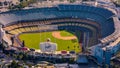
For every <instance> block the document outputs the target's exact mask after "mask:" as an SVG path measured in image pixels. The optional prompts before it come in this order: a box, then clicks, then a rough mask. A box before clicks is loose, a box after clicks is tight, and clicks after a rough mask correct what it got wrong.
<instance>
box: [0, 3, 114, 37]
mask: <svg viewBox="0 0 120 68" xmlns="http://www.w3.org/2000/svg"><path fill="white" fill-rule="evenodd" d="M113 15H114V14H113V13H112V12H111V11H109V10H107V9H104V8H100V7H93V6H85V5H58V6H56V7H49V8H37V9H27V10H19V11H16V10H14V11H8V12H4V13H1V14H0V22H1V23H2V24H4V25H6V26H7V25H10V24H15V23H20V22H30V21H38V20H47V19H56V18H57V19H59V18H80V19H88V20H92V21H96V22H97V23H98V24H99V25H100V26H101V34H102V37H106V36H108V35H109V34H111V33H113V32H114V23H113V20H112V16H113ZM108 30H109V31H108ZM106 31H107V32H106Z"/></svg>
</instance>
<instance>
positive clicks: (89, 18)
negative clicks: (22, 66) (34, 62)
mask: <svg viewBox="0 0 120 68" xmlns="http://www.w3.org/2000/svg"><path fill="white" fill-rule="evenodd" d="M0 24H1V25H2V26H1V38H2V39H3V41H2V42H5V44H6V45H7V47H16V48H18V49H19V48H22V47H26V48H28V49H35V51H37V52H38V51H40V53H42V50H41V49H42V48H41V47H40V44H41V43H44V42H48V39H49V42H51V43H55V44H56V46H57V48H56V49H55V52H62V51H63V52H64V51H67V52H71V51H74V52H75V53H76V54H77V56H78V57H80V58H82V57H81V55H83V56H85V57H84V58H86V54H87V56H88V55H90V56H92V59H93V60H94V61H95V62H96V63H97V64H98V65H99V66H103V65H104V64H107V65H108V66H110V59H111V57H113V56H115V54H116V53H117V52H118V51H119V48H120V38H119V37H120V27H119V26H120V21H119V19H118V17H117V12H116V11H115V9H111V8H105V7H101V6H92V5H84V4H58V5H55V6H52V7H42V8H33V9H23V10H19V11H18V10H12V11H7V12H2V13H0ZM51 45H52V44H51ZM80 58H77V60H76V62H77V63H78V64H79V63H82V61H81V59H80ZM86 59H87V58H86ZM86 62H87V63H89V61H86ZM83 63H84V62H83ZM97 64H96V65H97Z"/></svg>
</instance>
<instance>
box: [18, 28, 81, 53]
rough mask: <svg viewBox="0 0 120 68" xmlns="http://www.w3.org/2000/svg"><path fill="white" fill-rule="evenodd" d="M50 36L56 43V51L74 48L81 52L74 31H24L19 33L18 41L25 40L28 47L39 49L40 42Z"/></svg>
mask: <svg viewBox="0 0 120 68" xmlns="http://www.w3.org/2000/svg"><path fill="white" fill-rule="evenodd" d="M47 38H50V39H51V42H54V43H57V46H58V51H60V50H67V51H70V50H75V51H76V52H81V46H80V45H79V43H78V39H77V37H76V36H75V35H74V33H71V32H68V31H65V30H63V31H53V32H42V33H25V34H21V35H19V39H20V41H23V40H24V41H25V46H26V47H28V48H34V49H39V48H40V46H39V44H40V43H41V42H46V39H47Z"/></svg>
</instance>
